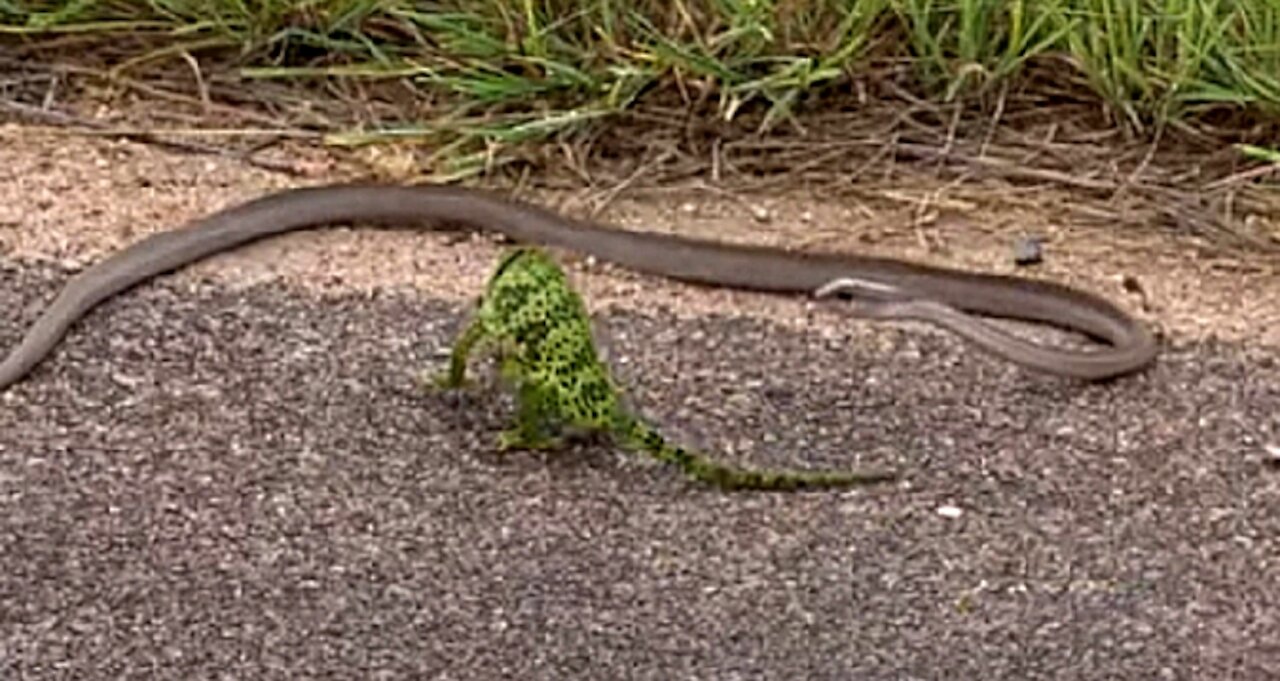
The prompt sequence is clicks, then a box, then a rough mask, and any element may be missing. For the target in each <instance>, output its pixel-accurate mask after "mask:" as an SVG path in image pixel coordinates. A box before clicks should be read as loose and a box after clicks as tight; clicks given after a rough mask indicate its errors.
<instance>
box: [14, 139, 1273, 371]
mask: <svg viewBox="0 0 1280 681" xmlns="http://www.w3.org/2000/svg"><path fill="white" fill-rule="evenodd" d="M326 179H328V180H332V179H335V178H332V177H329V178H326ZM285 186H288V183H287V181H286V180H284V179H282V178H281V177H280V176H278V175H275V174H272V173H268V172H266V171H260V170H256V169H251V168H246V167H245V166H244V165H242V164H239V163H236V162H233V161H230V160H223V159H215V158H207V157H205V158H195V157H191V156H186V155H182V154H174V153H169V152H165V151H162V150H159V149H156V148H153V147H147V146H143V145H138V144H133V143H128V142H114V141H108V140H104V139H86V138H82V137H75V138H67V137H65V136H61V135H58V134H51V133H44V132H39V131H36V130H35V129H33V128H23V127H19V126H16V125H11V126H8V127H4V128H0V248H3V249H4V252H6V253H8V254H9V256H10V257H18V258H27V259H35V260H44V261H52V262H56V263H59V264H61V265H63V266H66V267H72V268H82V267H84V266H86V265H88V264H91V263H93V262H96V261H97V260H99V259H101V258H102V257H104V256H105V255H106V254H108V253H111V252H113V251H115V250H117V249H119V248H121V247H122V246H124V245H126V244H128V243H131V242H133V241H135V240H137V239H139V238H141V237H143V236H145V235H147V234H149V233H152V232H155V231H160V230H165V229H169V228H172V227H174V226H176V225H178V224H180V223H181V222H184V221H186V220H190V219H194V218H197V217H200V216H202V215H205V214H207V213H209V212H212V211H214V210H217V209H219V208H222V207H225V206H228V205H230V204H234V203H236V202H239V201H243V200H245V199H247V198H249V197H253V196H258V195H260V194H263V193H267V192H269V191H271V190H275V189H280V188H283V187H285ZM903 193H904V195H906V194H908V193H907V192H905V191H904V192H903ZM930 193H934V194H936V193H937V192H936V191H935V192H925V191H924V190H921V191H919V192H917V194H919V195H921V196H923V195H926V194H930ZM525 198H527V199H528V200H531V201H537V202H541V203H544V204H545V205H551V206H555V207H558V208H560V209H562V210H564V211H565V212H569V213H578V214H581V212H582V210H583V205H582V204H583V203H584V201H583V199H584V196H582V195H573V194H568V193H560V194H556V195H552V194H550V193H543V194H540V195H536V196H526V197H525ZM1069 200H1070V198H1069V197H1065V196H1064V197H1045V196H1043V195H1041V196H1038V197H1037V198H1036V200H1035V201H1034V202H1031V201H1028V202H1024V203H1022V204H1019V205H1010V204H1009V202H1007V201H1002V202H1001V203H1000V204H999V210H991V209H990V208H986V207H985V206H984V205H983V204H981V203H979V202H975V201H971V200H970V201H966V200H963V199H954V200H952V199H948V198H946V196H945V195H943V196H942V197H941V198H939V197H937V196H933V197H931V198H929V199H928V200H927V201H926V200H925V199H923V198H921V199H919V200H918V201H916V202H913V201H908V200H906V199H904V200H903V203H902V206H901V208H900V209H898V210H888V211H887V210H883V209H873V208H871V207H868V206H867V205H865V204H863V203H859V202H853V201H847V202H843V203H831V202H829V201H824V200H822V199H819V198H815V197H812V196H804V195H802V194H798V193H797V194H791V195H787V194H780V195H777V196H765V197H726V196H723V195H712V194H707V193H702V192H696V191H693V190H689V191H686V192H680V193H676V192H666V193H651V194H650V195H648V196H645V197H642V198H633V199H627V198H622V199H619V200H616V201H614V202H613V203H612V204H611V205H610V207H609V208H608V209H607V210H606V211H604V212H603V214H601V215H599V216H598V218H599V219H601V220H604V221H606V222H610V223H612V224H615V225H618V226H620V227H624V228H626V229H634V230H659V231H674V232H679V233H682V234H689V235H695V236H702V237H706V238H714V239H722V240H731V241H740V242H749V243H763V244H770V245H783V246H786V247H802V248H808V249H819V250H831V251H838V252H839V251H847V252H863V253H871V254H875V255H886V256H894V257H904V258H908V259H911V260H916V261H921V262H928V263H933V264H939V265H949V266H953V267H964V268H971V269H975V270H979V271H989V272H1001V273H1016V274H1022V275H1025V276H1042V277H1045V278H1051V279H1055V280H1058V281H1061V282H1064V283H1068V284H1072V285H1076V286H1079V287H1082V288H1085V289H1087V290H1091V291H1094V292H1096V293H1099V294H1101V295H1104V296H1107V297H1110V298H1113V299H1115V300H1116V301H1117V302H1119V303H1120V304H1121V306H1122V307H1124V308H1125V309H1127V310H1129V311H1130V312H1132V313H1134V314H1136V315H1138V316H1140V317H1142V318H1143V319H1144V320H1145V321H1147V322H1149V323H1151V324H1152V325H1153V326H1155V327H1156V328H1157V329H1159V330H1160V331H1161V332H1163V333H1167V334H1171V335H1173V336H1174V337H1178V338H1185V339H1190V340H1209V339H1214V338H1217V339H1222V340H1236V341H1248V342H1249V343H1251V344H1264V345H1270V346H1276V345H1280V306H1276V305H1275V304H1274V303H1273V301H1274V300H1276V299H1277V298H1278V296H1280V263H1277V262H1275V261H1274V258H1266V257H1262V256H1253V257H1251V256H1248V255H1243V254H1239V253H1232V254H1221V255H1206V254H1205V252H1204V251H1203V250H1201V249H1199V248H1196V247H1195V246H1196V244H1195V243H1194V242H1193V240H1191V239H1188V238H1174V237H1173V236H1169V235H1160V234H1150V233H1148V234H1134V233H1131V232H1130V233H1123V232H1120V231H1118V230H1108V229H1102V228H1098V227H1087V228H1086V227H1080V226H1072V225H1063V224H1060V223H1059V222H1058V221H1057V219H1056V217H1055V210H1054V208H1055V205H1057V204H1059V203H1060V202H1063V201H1069ZM922 213H923V214H924V216H925V217H924V218H923V219H922V218H921V217H920V216H921V214H922ZM762 218H763V219H762ZM1028 234H1031V235H1038V236H1040V237H1042V238H1045V239H1047V240H1048V245H1047V247H1046V250H1047V259H1046V262H1045V263H1044V264H1043V265H1040V266H1037V267H1036V268H1033V269H1026V268H1015V266H1014V264H1013V262H1012V252H1013V248H1014V243H1015V242H1016V240H1017V239H1018V238H1020V237H1021V236H1023V235H1028ZM497 253H498V249H497V247H496V246H495V245H493V244H492V243H491V242H490V241H489V240H487V239H478V240H463V241H459V239H458V237H457V236H456V235H439V234H431V233H412V232H406V231H389V230H375V229H355V230H352V229H329V230H317V231H312V232H307V233H302V234H293V235H288V236H285V237H281V238H279V239H274V240H271V241H268V242H264V243H261V244H256V245H253V246H250V247H248V248H244V249H241V250H240V251H237V252H235V253H231V254H227V255H223V256H218V257H217V258H213V259H211V260H210V261H209V262H208V263H204V264H201V265H199V266H197V267H193V268H190V269H189V270H187V271H184V273H183V274H182V275H180V276H193V275H194V276H199V277H215V278H218V279H219V280H220V281H223V282H225V283H227V284H228V285H251V284H255V283H259V282H263V281H280V282H281V283H283V284H286V285H289V286H296V287H305V288H307V289H310V290H313V291H317V290H318V291H321V292H343V291H350V290H358V291H364V292H368V291H371V290H374V289H379V290H388V289H406V288H407V289H412V290H417V291H421V292H424V293H428V294H430V295H434V296H440V297H444V298H448V299H454V300H462V299H466V298H468V297H470V296H472V295H473V294H474V292H475V291H477V290H479V288H480V287H481V286H482V284H483V282H484V279H485V277H486V275H487V274H488V270H489V268H490V267H491V265H492V262H493V259H494V257H495V256H496V254H497ZM1015 270H1016V271H1015ZM1125 278H1130V279H1132V280H1134V281H1135V282H1136V283H1137V284H1138V286H1139V288H1140V289H1141V293H1134V292H1133V291H1131V290H1128V289H1126V287H1125V286H1123V281H1124V279H1125ZM579 283H580V284H581V285H582V286H583V287H584V289H585V290H586V291H587V293H588V296H589V300H590V302H591V304H592V305H594V306H596V307H597V308H603V307H608V306H612V305H615V304H620V305H623V306H638V305H639V306H643V305H648V304H659V305H663V306H666V307H670V308H672V309H673V310H675V311H676V312H678V313H685V312H688V313H690V314H700V313H704V312H706V311H711V310H720V309H724V307H725V306H726V305H729V306H731V307H732V309H734V310H737V311H739V312H741V313H743V314H755V315H760V316H767V317H771V318H773V319H776V320H780V321H781V320H794V319H795V318H797V317H799V318H801V319H805V320H807V319H809V318H810V317H811V315H810V314H809V313H808V312H807V311H806V310H807V306H806V305H805V304H804V303H802V302H793V301H788V300H785V299H775V298H766V297H762V296H757V295H750V294H742V293H737V292H732V291H714V290H708V291H702V292H701V293H700V295H697V296H691V295H688V292H689V291H690V289H689V288H688V287H685V286H681V285H678V284H672V283H667V282H665V281H662V280H657V279H653V278H647V277H636V276H631V275H629V274H628V273H625V272H619V271H613V272H610V273H609V274H608V276H598V277H589V278H584V279H581V280H580V281H579ZM637 296H640V298H639V300H637ZM825 323H827V324H829V323H839V324H847V323H848V320H847V319H843V318H841V317H838V316H833V315H826V316H825Z"/></svg>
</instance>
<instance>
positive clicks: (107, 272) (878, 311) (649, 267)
mask: <svg viewBox="0 0 1280 681" xmlns="http://www.w3.org/2000/svg"><path fill="white" fill-rule="evenodd" d="M346 223H370V224H378V225H384V226H397V227H405V226H420V225H430V227H431V228H433V229H458V228H462V229H471V230H476V231H487V232H497V233H501V234H503V235H505V236H507V237H509V238H511V239H514V240H515V241H518V242H526V243H536V244H541V245H544V246H550V247H555V248H563V249H567V250H570V251H574V252H577V253H581V254H585V255H589V256H594V257H596V258H598V259H600V260H604V261H608V262H612V263H614V264H616V265H620V266H622V267H625V268H628V269H631V270H635V271H638V272H643V273H647V274H656V275H660V276H663V277H667V278H670V279H675V280H679V281H684V282H689V283H694V284H703V285H711V286H719V287H728V288H738V289H746V290H753V291H760V292H766V293H775V294H801V295H814V294H815V293H816V292H818V291H819V290H821V289H824V288H826V287H829V285H830V284H831V283H832V282H836V281H838V280H849V281H854V282H857V283H860V284H863V286H856V287H852V288H854V289H860V290H863V292H864V298H870V299H872V300H871V303H870V304H868V305H866V306H865V307H864V309H863V310H862V312H860V313H858V314H861V315H862V316H866V317H872V318H915V319H920V320H923V321H927V322H931V323H934V324H937V325H939V326H942V327H944V328H947V329H949V330H951V331H953V332H955V333H957V334H959V335H960V336H961V337H963V338H965V339H966V340H968V341H970V342H971V343H973V344H974V345H975V346H977V347H978V348H981V349H983V350H986V351H988V352H991V353H993V354H995V355H997V356H999V357H1002V358H1004V359H1006V360H1009V361H1011V362H1014V363H1016V364H1019V365H1022V366H1024V367H1026V368H1029V369H1033V370H1037V371H1042V372H1047V373H1050V374H1055V375H1059V376H1065V377H1071V378H1079V379H1086V380H1098V379H1105V378H1110V377H1114V376H1119V375H1122V374H1127V373H1131V372H1134V371H1137V370H1139V369H1142V368H1143V367H1145V366H1146V365H1148V364H1150V363H1151V362H1152V361H1153V360H1154V358H1155V356H1156V353H1157V349H1158V348H1157V343H1156V340H1155V338H1154V337H1153V336H1152V334H1151V333H1150V332H1149V331H1148V330H1147V329H1146V328H1145V327H1144V326H1142V325H1141V324H1139V323H1138V322H1137V320H1135V319H1133V318H1132V317H1130V316H1129V315H1127V314H1125V313H1124V312H1123V311H1122V310H1120V309H1119V308H1118V307H1116V306H1115V305H1113V304H1112V303H1110V302H1108V301H1107V300H1105V299H1103V298H1101V297H1098V296H1096V295H1093V294H1090V293H1086V292H1083V291H1078V290H1075V289H1072V288H1069V287H1066V286H1063V285H1060V284H1054V283H1050V282H1044V281H1036V280H1029V279H1020V278H1016V277H1008V276H1003V275H995V274H977V273H970V272H963V271H959V270H951V269H946V268H940V267H933V266H926V265H920V264H913V263H908V262H904V261H900V260H893V259H888V258H876V257H868V256H855V255H836V254H822V253H800V252H789V251H780V250H777V249H771V248H765V247H760V246H752V245H745V244H729V243H721V242H714V241H704V240H699V239H691V238H686V237H680V236H674V235H668V234H658V233H649V232H629V231H622V230H617V229H612V228H609V227H605V226H602V225H599V224H596V223H592V222H588V221H584V220H578V219H574V218H570V217H566V216H563V215H560V214H557V213H555V212H552V211H550V210H547V209H544V208H540V207H538V206H534V205H531V204H526V203H521V202H517V201H514V200H511V199H507V198H504V197H501V196H499V195H496V194H492V193H489V192H486V191H482V190H476V189H467V188H462V187H452V186H396V185H378V184H336V185H324V186H317V187H306V188H300V189H289V190H285V191H282V192H278V193H274V194H269V195H266V196H263V197H260V198H257V199H253V200H250V201H247V202H245V203H241V204H239V205H235V206H231V207H229V208H226V209H223V210H221V211H218V212H215V213H213V214H211V215H209V216H207V217H204V218H202V219H198V220H194V221H192V222H189V223H187V224H186V225H183V226H182V227H179V228H177V229H174V230H171V231H167V232H161V233H158V234H154V235H151V236H148V237H146V238H144V239H142V240H140V241H138V242H136V243H134V244H132V245H130V246H129V247H127V248H125V249H123V250H121V251H119V252H117V253H115V254H113V255H111V256H109V257H108V258H106V259H105V260H103V261H101V262H99V263H97V264H95V265H93V266H91V267H89V268H88V269H86V270H84V271H83V272H81V273H79V274H77V275H76V276H75V277H73V278H72V279H71V280H70V281H68V282H67V284H66V286H65V287H64V288H63V289H62V291H61V292H60V293H59V294H58V296H57V297H56V298H55V299H54V301H53V303H52V304H50V305H49V307H48V308H46V309H45V311H44V312H43V313H42V314H41V316H40V317H39V318H37V319H36V321H35V323H33V324H32V325H31V327H30V328H29V329H28V330H27V333H26V334H25V336H24V337H23V339H22V341H21V342H20V343H19V344H18V346H17V347H16V348H15V349H14V350H13V351H12V352H11V353H10V354H9V356H8V357H7V358H5V360H4V362H3V363H0V390H4V389H5V388H7V387H8V386H10V385H12V384H13V383H15V382H17V381H18V380H19V379H21V378H22V377H24V376H25V375H27V374H28V373H29V372H30V371H31V370H32V369H33V368H34V367H35V366H36V365H37V364H39V363H40V362H41V361H42V360H43V359H44V358H45V357H46V356H47V355H48V354H49V353H50V352H52V351H53V349H54V347H56V346H57V344H58V342H59V341H60V340H61V339H62V338H63V336H64V335H65V334H66V333H67V330H68V329H69V328H70V327H71V325H72V324H74V323H75V322H76V321H77V320H78V319H80V318H81V317H83V316H84V315H85V314H87V313H88V312H89V311H90V310H91V309H93V307H94V306H96V305H97V304H99V303H100V302H102V301H103V300H105V299H107V298H110V297H111V296H114V295H116V294H118V293H120V292H122V291H125V290H127V289H129V288H131V287H133V286H135V285H137V284H139V283H141V282H144V281H146V280H148V279H150V278H152V277H155V276H157V275H159V274H162V273H165V272H168V271H171V270H174V269H177V268H179V267H182V266H184V265H188V264H190V263H193V262H196V261H198V260H201V259H203V258H206V257H208V256H210V255H214V254H216V253H220V252H223V251H228V250H231V249H234V248H236V247H238V246H241V245H244V244H247V243H249V242H252V241H257V240H259V239H263V238H266V237H270V236H275V235H279V234H284V233H286V232H292V231H297V230H301V229H308V228H315V227H322V226H328V225H335V224H346ZM963 313H976V314H980V315H988V316H993V317H1002V318H1009V319H1019V320H1024V321H1029V322H1038V323H1045V324H1051V325H1054V326H1058V327H1061V328H1065V329H1069V330H1075V331H1079V332H1082V333H1084V334H1086V335H1088V336H1091V337H1093V338H1095V339H1099V340H1101V341H1103V342H1105V343H1106V345H1107V347H1104V348H1102V349H1099V350H1096V351H1083V350H1073V349H1072V350H1069V349H1063V348H1052V347H1047V346H1042V345H1039V344H1036V343H1032V342H1030V341H1026V340H1023V339H1021V338H1018V337H1017V336H1014V335H1011V334H1008V333H1005V332H1004V331H1001V330H999V329H996V328H995V327H993V326H990V325H988V324H985V323H984V322H983V321H982V320H979V319H976V318H973V317H970V316H969V315H967V314H963Z"/></svg>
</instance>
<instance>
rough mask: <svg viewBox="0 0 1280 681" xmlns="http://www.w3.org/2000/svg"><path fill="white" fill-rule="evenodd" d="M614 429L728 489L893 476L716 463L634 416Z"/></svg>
mask: <svg viewBox="0 0 1280 681" xmlns="http://www.w3.org/2000/svg"><path fill="white" fill-rule="evenodd" d="M623 425H624V427H623V428H621V429H620V430H619V431H618V432H621V433H624V434H625V439H626V444H628V445H630V447H631V448H633V449H638V450H640V451H643V452H645V453H648V454H649V455H651V456H653V457H654V458H655V459H657V460H659V461H662V462H665V463H669V464H674V465H676V466H679V467H680V468H681V469H682V470H683V471H684V472H685V473H686V474H687V475H689V476H690V477H692V478H693V479H695V480H699V481H701V482H708V483H711V484H713V485H716V486H718V487H721V488H723V489H729V490H743V489H752V490H774V491H794V490H801V489H820V488H831V487H850V486H853V485H862V484H872V483H878V482H888V481H891V480H895V479H897V477H898V476H897V474H896V473H893V472H891V471H840V472H834V471H832V472H821V471H800V470H781V469H763V468H737V467H734V466H728V465H725V464H722V463H718V462H716V461H714V460H712V459H711V458H709V457H707V456H704V455H702V454H699V453H698V452H695V451H692V450H689V449H685V448H684V447H681V446H679V445H673V444H671V443H669V442H667V440H666V438H664V437H662V435H661V434H660V433H658V431H656V430H654V429H653V428H651V427H649V426H648V425H646V424H644V423H643V422H641V421H639V420H638V419H635V418H629V419H627V422H626V423H625V424H623Z"/></svg>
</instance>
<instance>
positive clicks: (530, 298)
mask: <svg viewBox="0 0 1280 681" xmlns="http://www.w3.org/2000/svg"><path fill="white" fill-rule="evenodd" d="M481 349H482V350H484V351H486V352H488V353H490V354H492V355H495V356H496V357H497V359H498V361H499V367H500V369H499V372H500V376H501V378H502V379H503V381H504V382H505V383H506V384H507V385H509V386H511V387H512V388H513V389H514V391H515V395H516V405H517V416H516V422H515V426H514V427H512V428H510V429H508V430H505V431H503V432H502V433H501V435H500V436H499V439H498V446H499V449H501V450H511V449H555V448H557V447H559V446H561V445H563V444H564V442H565V441H566V437H565V436H566V435H586V434H604V435H606V436H609V437H611V438H612V439H613V441H614V442H615V443H616V444H618V445H620V446H622V447H623V448H625V449H628V450H631V451H633V452H640V453H647V454H649V455H651V456H653V457H654V458H656V459H658V460H659V461H663V462H666V463H669V464H674V465H676V466H678V467H679V468H681V469H682V470H683V471H684V472H685V473H686V474H687V475H689V476H690V477H692V478H693V479H695V480H699V481H703V482H708V483H712V484H714V485H717V486H719V487H721V488H725V489H767V490H796V489H804V488H821V487H846V486H850V485H854V484H865V483H873V482H883V481H888V480H892V479H894V478H895V477H896V475H895V474H893V473H891V472H880V471H863V472H854V471H850V472H838V473H837V472H811V471H788V470H767V469H740V468H734V467H731V466H727V465H723V464H720V463H716V462H714V461H712V460H711V459H709V458H707V457H706V456H703V455H702V454H699V453H697V452H694V451H691V450H689V449H685V448H683V447H680V446H676V445H673V444H670V443H668V442H667V441H666V439H665V438H663V437H662V435H661V434H659V433H658V432H657V431H656V430H655V429H654V428H652V427H650V426H649V425H647V424H646V423H644V422H643V421H642V420H641V419H640V418H638V417H637V416H635V415H634V414H632V413H631V411H630V410H629V409H628V408H627V407H625V406H624V405H623V403H622V399H621V397H620V395H619V391H618V387H617V385H616V383H615V382H614V379H613V377H612V376H611V374H610V372H609V369H608V367H607V366H606V365H605V364H604V362H603V361H601V359H600V357H599V355H598V353H597V351H596V346H595V342H594V340H593V336H592V331H591V320H590V318H589V317H588V315H587V311H586V308H585V306H584V305H583V302H582V298H581V297H580V296H579V295H578V293H577V291H575V290H574V289H573V287H572V286H571V285H570V283H569V281H568V279H567V277H566V276H565V274H564V271H563V270H562V269H561V268H560V266H559V265H558V264H557V263H556V262H555V260H553V259H552V258H551V256H550V255H548V254H547V253H545V252H543V251H542V250H540V249H537V248H530V247H524V248H515V249H512V250H511V251H509V252H508V253H507V254H505V255H504V256H503V258H502V259H501V261H500V262H499V264H498V267H497V269H496V271H495V272H494V274H493V276H492V278H491V279H490V280H489V283H488V285H487V287H486V290H485V293H484V295H483V296H482V297H481V299H480V303H479V306H478V309H477V311H476V313H475V315H474V317H473V318H472V319H471V321H470V322H469V324H468V325H467V326H466V328H465V329H464V330H463V331H462V333H461V334H460V335H459V336H458V338H457V341H456V343H455V345H454V347H453V351H452V354H451V356H450V362H449V368H448V371H447V373H445V374H444V375H442V376H439V377H438V378H437V379H436V383H437V384H438V385H439V386H442V387H444V388H458V387H461V386H462V385H464V384H465V382H466V371H467V359H468V357H469V356H470V355H471V353H472V351H473V350H481Z"/></svg>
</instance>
